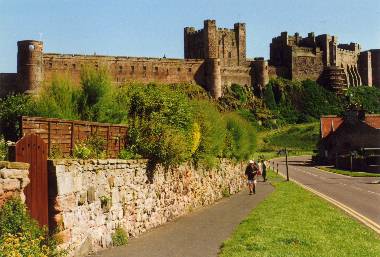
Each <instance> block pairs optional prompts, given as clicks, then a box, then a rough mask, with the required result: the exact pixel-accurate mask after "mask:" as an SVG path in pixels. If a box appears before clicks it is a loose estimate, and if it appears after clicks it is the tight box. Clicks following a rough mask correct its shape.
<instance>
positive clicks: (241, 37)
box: [234, 23, 247, 65]
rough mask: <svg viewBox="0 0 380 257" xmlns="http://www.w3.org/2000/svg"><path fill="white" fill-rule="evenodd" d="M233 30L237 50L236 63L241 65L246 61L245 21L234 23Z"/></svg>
mask: <svg viewBox="0 0 380 257" xmlns="http://www.w3.org/2000/svg"><path fill="white" fill-rule="evenodd" d="M234 30H235V35H236V42H237V52H238V55H237V56H238V65H243V64H244V63H245V61H246V49H247V47H246V31H245V23H235V24H234Z"/></svg>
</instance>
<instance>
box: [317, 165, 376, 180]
mask: <svg viewBox="0 0 380 257" xmlns="http://www.w3.org/2000/svg"><path fill="white" fill-rule="evenodd" d="M318 169H320V170H323V171H327V172H332V173H336V174H341V175H345V176H350V177H380V174H378V173H369V172H362V171H349V170H339V169H333V168H329V167H323V166H320V167H318Z"/></svg>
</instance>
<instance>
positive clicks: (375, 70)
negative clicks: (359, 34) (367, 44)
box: [370, 49, 380, 88]
mask: <svg viewBox="0 0 380 257" xmlns="http://www.w3.org/2000/svg"><path fill="white" fill-rule="evenodd" d="M370 51H371V58H372V84H373V85H374V86H376V87H378V88H380V49H371V50H370Z"/></svg>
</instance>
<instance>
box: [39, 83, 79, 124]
mask: <svg viewBox="0 0 380 257" xmlns="http://www.w3.org/2000/svg"><path fill="white" fill-rule="evenodd" d="M80 95H81V88H80V87H79V86H76V85H74V84H73V83H72V82H71V81H70V79H69V78H66V77H55V78H54V79H53V81H52V83H51V84H50V85H44V86H43V87H42V88H41V89H40V91H39V93H38V96H37V97H36V98H35V99H34V102H35V112H36V113H37V114H38V116H42V117H50V118H60V119H69V120H76V119H79V118H80V114H79V113H78V104H79V97H80Z"/></svg>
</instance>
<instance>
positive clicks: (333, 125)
mask: <svg viewBox="0 0 380 257" xmlns="http://www.w3.org/2000/svg"><path fill="white" fill-rule="evenodd" d="M342 123H343V118H342V117H338V116H323V117H321V138H325V137H327V136H328V135H329V134H330V133H331V132H334V131H335V130H336V129H337V128H339V126H340V125H342Z"/></svg>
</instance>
